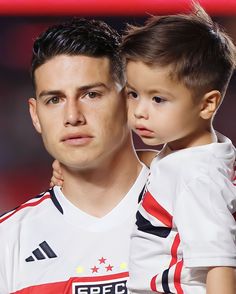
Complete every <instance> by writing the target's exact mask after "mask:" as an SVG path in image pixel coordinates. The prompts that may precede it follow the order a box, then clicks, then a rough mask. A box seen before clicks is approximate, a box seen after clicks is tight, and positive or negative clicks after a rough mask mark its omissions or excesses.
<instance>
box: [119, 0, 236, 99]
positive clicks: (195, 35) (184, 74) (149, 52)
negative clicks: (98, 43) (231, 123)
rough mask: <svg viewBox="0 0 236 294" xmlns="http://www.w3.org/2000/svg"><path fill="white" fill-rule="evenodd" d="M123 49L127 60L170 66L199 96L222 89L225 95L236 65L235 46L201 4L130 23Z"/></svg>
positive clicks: (193, 92) (176, 77) (150, 64)
mask: <svg viewBox="0 0 236 294" xmlns="http://www.w3.org/2000/svg"><path fill="white" fill-rule="evenodd" d="M121 52H122V54H123V56H124V58H125V60H126V61H129V60H133V61H142V62H144V63H146V64H147V65H149V66H155V65H159V66H171V77H172V78H174V79H175V80H177V81H180V82H182V83H183V84H184V85H185V86H186V87H187V88H188V89H189V90H190V91H191V93H192V94H193V96H199V95H202V94H204V93H207V92H209V91H211V90H219V91H220V92H221V94H222V96H224V94H225V91H226V89H227V86H228V83H229V80H230V78H231V75H232V73H233V70H234V68H235V46H234V45H233V42H232V41H231V39H230V37H229V36H227V34H226V33H225V32H224V31H223V30H222V29H220V28H219V26H218V25H217V24H216V23H214V22H213V21H212V19H211V18H210V17H209V16H208V15H207V13H206V12H205V11H204V10H203V8H202V7H201V6H200V5H199V4H193V11H192V12H191V13H190V14H177V15H167V16H161V17H156V16H154V17H151V18H150V19H149V20H148V21H147V23H146V24H145V26H143V27H134V26H129V27H128V29H127V32H126V35H125V36H124V39H123V43H122V46H121Z"/></svg>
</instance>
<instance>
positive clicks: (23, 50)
mask: <svg viewBox="0 0 236 294" xmlns="http://www.w3.org/2000/svg"><path fill="white" fill-rule="evenodd" d="M199 2H200V4H201V5H202V6H203V7H204V8H205V9H206V10H207V11H208V13H209V14H210V15H211V16H212V17H213V18H214V20H216V21H217V22H218V23H219V24H221V25H222V26H223V27H224V28H225V30H226V31H227V32H228V33H229V34H230V35H231V37H232V38H233V39H234V42H235V43H236V0H227V1H224V0H205V1H204V0H202V1H199ZM189 3H190V1H189V0H178V1H176V0H173V1H171V0H126V1H120V0H119V1H118V0H113V1H105V0H97V1H96V0H64V1H62V0H57V1H55V0H40V1H34V0H12V1H9V0H0V126H1V128H0V140H1V141H0V214H1V213H3V212H4V211H6V210H9V209H12V208H14V207H15V206H17V205H19V204H20V203H21V202H22V201H25V200H27V199H28V198H30V197H32V196H34V195H36V194H38V193H39V192H41V191H43V190H45V189H47V187H48V183H49V180H50V175H51V162H52V159H51V158H50V157H49V155H47V153H46V151H45V150H44V148H43V146H42V142H41V138H40V136H39V135H38V134H36V132H35V131H34V129H33V127H32V124H31V121H30V117H29V114H28V105H27V99H28V98H29V97H30V96H31V95H32V94H33V90H32V87H31V81H30V78H29V66H30V57H31V46H32V43H33V40H34V39H35V37H36V36H37V35H38V34H39V33H40V32H42V31H43V30H44V29H45V28H46V27H47V26H49V25H51V24H54V23H57V22H60V21H62V20H65V19H68V18H70V17H73V16H78V17H87V18H96V19H103V20H105V21H106V22H107V23H109V24H110V25H111V26H113V27H114V28H116V29H118V30H119V31H120V32H121V33H122V31H123V29H124V28H125V25H126V23H127V22H128V23H132V24H143V22H144V21H145V20H146V19H147V17H148V15H149V14H158V15H161V14H167V13H168V14H169V13H176V12H183V11H186V10H187V9H188V8H189ZM235 113H236V76H235V75H234V76H233V79H232V81H231V83H230V86H229V90H228V92H227V95H226V97H225V101H224V103H223V105H222V107H221V109H220V110H219V112H218V115H217V117H216V119H215V128H216V129H217V130H219V131H220V132H222V133H224V134H225V135H227V136H229V137H230V138H231V139H232V141H233V142H234V144H236V118H235ZM135 145H136V146H137V147H138V148H140V147H143V145H141V143H140V141H139V140H138V139H137V138H135Z"/></svg>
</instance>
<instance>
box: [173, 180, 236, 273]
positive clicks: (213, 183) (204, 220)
mask: <svg viewBox="0 0 236 294" xmlns="http://www.w3.org/2000/svg"><path fill="white" fill-rule="evenodd" d="M222 178H223V177H222V175H221V177H218V179H220V180H219V181H217V180H215V179H217V175H216V178H215V179H212V178H211V177H210V176H207V175H204V176H201V177H199V178H197V179H194V180H191V182H190V183H188V184H187V185H186V186H185V187H184V189H183V191H182V192H181V193H180V195H178V196H177V198H176V203H175V209H174V211H175V212H174V222H175V224H176V227H177V230H178V232H179V236H180V240H181V243H182V249H183V258H184V263H185V266H186V267H190V268H191V267H210V266H232V267H236V222H235V219H234V217H233V213H234V212H235V210H236V200H235V199H236V189H235V188H236V187H235V186H234V185H233V183H232V182H231V181H229V180H228V179H227V178H223V179H222Z"/></svg>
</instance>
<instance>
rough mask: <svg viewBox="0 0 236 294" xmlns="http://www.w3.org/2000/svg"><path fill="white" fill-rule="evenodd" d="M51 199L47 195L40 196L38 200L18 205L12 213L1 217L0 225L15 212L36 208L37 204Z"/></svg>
mask: <svg viewBox="0 0 236 294" xmlns="http://www.w3.org/2000/svg"><path fill="white" fill-rule="evenodd" d="M48 198H51V195H50V194H49V193H47V194H45V195H44V196H42V197H41V198H40V199H39V200H36V201H34V202H26V203H24V204H22V205H20V206H19V207H18V208H17V209H15V210H13V211H12V213H10V214H8V215H6V216H5V217H4V216H3V217H2V218H1V219H0V223H2V222H4V221H5V220H7V219H8V218H9V217H11V216H12V215H14V214H15V213H16V212H18V211H20V210H22V209H23V208H25V207H30V206H37V205H38V204H39V203H41V202H43V201H44V200H45V199H48Z"/></svg>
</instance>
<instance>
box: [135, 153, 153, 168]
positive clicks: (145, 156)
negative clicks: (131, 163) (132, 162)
mask: <svg viewBox="0 0 236 294" xmlns="http://www.w3.org/2000/svg"><path fill="white" fill-rule="evenodd" d="M136 153H137V155H138V158H139V160H140V161H141V162H143V163H144V164H145V165H146V166H148V167H149V166H150V164H151V162H152V160H153V158H154V157H155V156H156V155H157V154H158V150H141V149H140V150H136Z"/></svg>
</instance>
